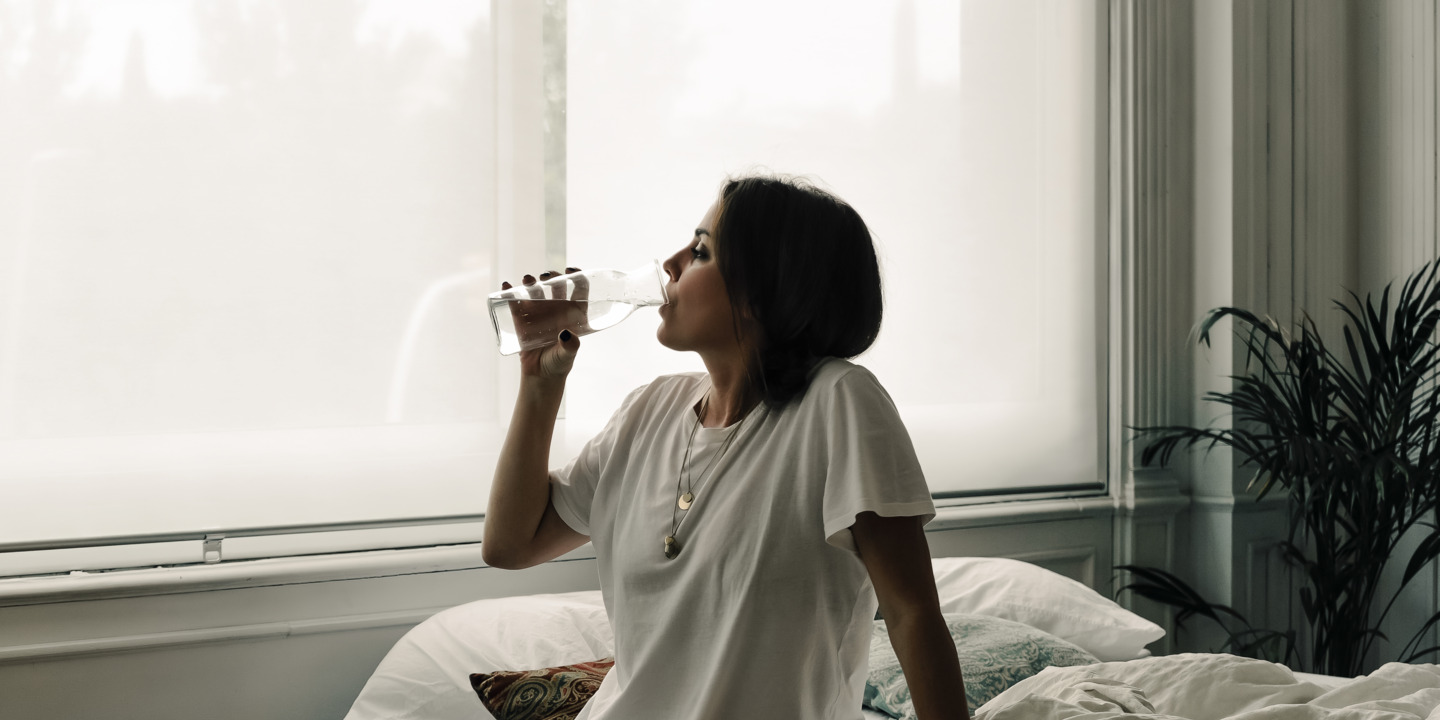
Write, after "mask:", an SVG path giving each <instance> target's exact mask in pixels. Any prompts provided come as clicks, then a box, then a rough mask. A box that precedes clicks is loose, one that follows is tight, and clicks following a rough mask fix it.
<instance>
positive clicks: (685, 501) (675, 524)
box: [665, 391, 748, 560]
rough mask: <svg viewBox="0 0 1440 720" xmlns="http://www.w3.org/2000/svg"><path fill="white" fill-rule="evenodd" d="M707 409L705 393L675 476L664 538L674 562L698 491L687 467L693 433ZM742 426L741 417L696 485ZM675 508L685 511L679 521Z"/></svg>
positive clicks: (703, 480) (728, 446)
mask: <svg viewBox="0 0 1440 720" xmlns="http://www.w3.org/2000/svg"><path fill="white" fill-rule="evenodd" d="M709 407H710V393H709V391H706V393H705V398H704V399H703V400H701V401H700V413H699V414H698V415H696V416H695V425H694V426H693V427H691V428H690V439H689V440H687V441H685V458H684V459H683V460H681V461H680V472H678V473H676V474H675V507H673V508H671V509H670V534H669V535H666V536H665V557H666V559H668V560H674V559H675V558H676V557H677V556H679V555H680V545H679V544H677V543H676V541H675V536H676V534H678V533H679V532H680V526H681V525H682V524H684V522H685V518H687V517H689V516H690V513H689V512H688V511H689V510H690V507H691V506H692V505H694V503H695V490H698V488H693V489H692V487H691V484H690V472H689V471H688V469H687V466H688V465H689V464H690V449H691V447H693V446H694V444H695V433H697V432H699V430H700V420H701V419H702V418H704V417H705V410H706V409H707V408H709ZM747 415H748V414H747ZM744 424H745V418H743V417H742V418H740V422H737V423H735V427H734V429H732V430H731V431H730V434H728V435H726V436H725V442H724V443H723V444H721V445H720V450H719V452H717V453H715V456H714V457H712V458H710V462H708V463H706V464H705V469H704V470H702V471H701V472H700V482H699V483H698V485H704V484H705V480H706V478H707V477H709V475H710V470H711V468H714V467H715V465H716V464H717V463H719V462H720V458H722V457H724V456H725V451H726V450H729V449H730V441H732V440H734V439H735V436H736V435H737V434H738V433H739V432H740V426H741V425H744ZM681 478H684V479H685V492H684V493H683V494H682V493H681V492H680V480H681ZM677 508H678V509H680V510H685V511H687V512H686V513H685V515H683V516H681V517H680V519H679V520H676V518H675V510H676V509H677Z"/></svg>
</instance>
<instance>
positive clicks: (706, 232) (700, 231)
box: [695, 228, 710, 237]
mask: <svg viewBox="0 0 1440 720" xmlns="http://www.w3.org/2000/svg"><path fill="white" fill-rule="evenodd" d="M701 235H705V236H707V237H708V236H709V235H710V231H709V230H706V229H705V228H695V237H700V236H701Z"/></svg>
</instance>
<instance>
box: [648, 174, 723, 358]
mask: <svg viewBox="0 0 1440 720" xmlns="http://www.w3.org/2000/svg"><path fill="white" fill-rule="evenodd" d="M719 217H720V202H719V201H716V202H715V204H714V205H711V206H710V209H709V210H708V211H706V213H705V217H704V218H702V219H701V220H700V224H699V225H698V226H697V227H696V228H695V235H694V237H693V238H691V240H690V242H689V243H687V244H686V245H685V247H683V248H681V249H680V252H677V253H675V254H674V255H671V256H670V258H669V259H668V260H666V261H665V263H664V268H665V274H666V275H668V276H669V277H670V282H669V284H667V285H666V286H665V292H666V293H667V294H668V295H669V297H670V302H669V304H667V305H662V306H660V328H659V329H658V330H656V331H655V335H656V337H657V338H658V339H659V340H660V344H662V345H664V346H665V347H668V348H670V349H672V350H695V351H706V350H738V349H739V348H740V343H739V341H738V340H737V339H736V338H735V328H734V320H733V316H732V315H731V310H730V294H729V293H728V292H726V290H725V281H724V280H723V279H722V278H721V277H720V266H719V265H717V264H716V263H715V253H716V252H717V251H721V252H723V245H717V243H716V240H717V238H716V237H715V234H714V229H715V223H716V220H718V219H719Z"/></svg>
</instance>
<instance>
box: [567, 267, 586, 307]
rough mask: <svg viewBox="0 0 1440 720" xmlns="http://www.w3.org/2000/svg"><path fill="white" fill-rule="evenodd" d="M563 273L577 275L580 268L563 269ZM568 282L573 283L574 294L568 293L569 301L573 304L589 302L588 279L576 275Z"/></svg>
mask: <svg viewBox="0 0 1440 720" xmlns="http://www.w3.org/2000/svg"><path fill="white" fill-rule="evenodd" d="M565 272H567V273H578V272H580V268H573V267H567V268H565ZM570 282H573V283H575V292H573V293H570V299H571V300H574V301H575V302H587V301H589V300H590V278H587V277H585V276H584V275H576V276H575V277H573V278H571V279H570Z"/></svg>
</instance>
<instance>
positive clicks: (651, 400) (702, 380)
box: [626, 372, 707, 405]
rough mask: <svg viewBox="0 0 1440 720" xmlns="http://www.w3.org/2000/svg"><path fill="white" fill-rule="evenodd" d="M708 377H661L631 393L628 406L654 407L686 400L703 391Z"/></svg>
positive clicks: (696, 375)
mask: <svg viewBox="0 0 1440 720" xmlns="http://www.w3.org/2000/svg"><path fill="white" fill-rule="evenodd" d="M706 377H707V376H706V375H705V373H703V372H686V373H674V374H671V375H661V376H660V377H657V378H655V379H654V380H651V381H650V382H648V383H646V384H644V385H641V386H640V387H638V388H636V389H635V390H634V391H633V392H631V393H630V397H629V398H628V399H627V402H626V404H627V405H630V404H635V403H641V404H645V405H654V404H656V403H662V402H665V401H667V400H684V399H686V398H688V397H690V396H691V395H693V394H695V393H697V392H701V391H703V389H704V388H705V387H706V383H707V380H706Z"/></svg>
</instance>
